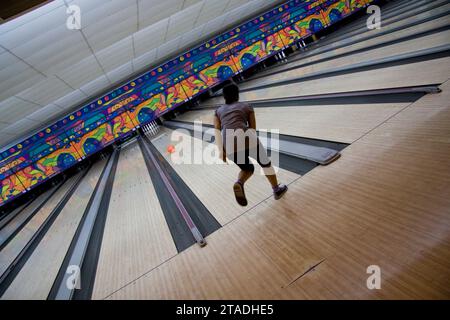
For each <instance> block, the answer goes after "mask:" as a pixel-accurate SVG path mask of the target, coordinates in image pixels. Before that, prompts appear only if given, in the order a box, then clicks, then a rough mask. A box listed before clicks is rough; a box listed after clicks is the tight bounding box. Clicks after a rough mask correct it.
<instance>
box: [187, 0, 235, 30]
mask: <svg viewBox="0 0 450 320" xmlns="http://www.w3.org/2000/svg"><path fill="white" fill-rule="evenodd" d="M226 6H227V1H223V0H208V1H206V2H205V4H204V6H203V7H202V11H201V12H200V15H199V17H198V19H197V21H196V23H195V26H196V27H197V26H199V25H202V24H205V23H206V22H208V21H209V20H212V19H215V18H217V17H218V16H221V15H222V14H223V12H224V10H225V8H226Z"/></svg>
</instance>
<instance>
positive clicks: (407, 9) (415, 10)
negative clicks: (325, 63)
mask: <svg viewBox="0 0 450 320" xmlns="http://www.w3.org/2000/svg"><path fill="white" fill-rule="evenodd" d="M447 4H448V0H434V1H429V0H423V1H417V2H416V3H413V4H412V3H410V1H407V2H406V3H405V5H404V6H403V7H402V8H400V7H398V8H395V9H394V8H393V9H391V10H386V7H385V6H383V7H382V8H381V13H382V28H386V27H387V26H389V25H391V24H393V23H399V22H401V21H403V23H404V25H408V24H409V23H411V21H413V19H414V18H415V17H416V16H417V15H420V14H424V13H425V12H429V11H432V10H436V9H439V8H441V11H434V12H443V11H442V10H444V9H442V8H443V7H445V5H447ZM416 21H417V20H416ZM389 30H392V29H389ZM372 31H373V30H369V29H368V28H367V17H366V16H363V17H361V18H360V19H358V20H356V21H355V22H354V23H353V24H352V23H350V24H348V25H347V26H344V27H343V28H340V29H338V30H336V32H334V33H333V34H332V36H327V37H326V38H325V39H321V41H320V42H317V45H315V44H313V45H312V46H311V47H312V48H314V47H322V46H323V45H326V44H329V43H330V42H335V41H340V40H342V39H346V38H349V37H352V36H354V35H357V34H362V33H367V34H370V33H372Z"/></svg>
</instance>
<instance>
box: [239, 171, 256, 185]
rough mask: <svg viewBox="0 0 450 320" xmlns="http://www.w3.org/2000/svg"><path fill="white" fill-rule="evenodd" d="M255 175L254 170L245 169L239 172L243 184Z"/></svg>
mask: <svg viewBox="0 0 450 320" xmlns="http://www.w3.org/2000/svg"><path fill="white" fill-rule="evenodd" d="M252 175H253V172H251V171H243V170H241V171H240V172H239V176H238V181H239V182H240V183H242V184H244V183H245V181H247V180H248V179H249V178H250V177H251V176H252Z"/></svg>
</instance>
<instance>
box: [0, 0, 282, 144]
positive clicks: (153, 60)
mask: <svg viewBox="0 0 450 320" xmlns="http://www.w3.org/2000/svg"><path fill="white" fill-rule="evenodd" d="M282 2H283V1H282V0H279V1H272V0H163V1H161V0H54V1H52V2H50V3H48V4H46V5H44V6H42V7H39V8H37V9H35V10H33V11H31V12H29V13H26V14H24V15H22V16H20V17H18V18H16V19H14V20H11V21H9V22H6V23H4V24H1V25H0V149H4V148H3V147H5V146H7V145H9V144H11V143H14V142H18V140H20V139H21V138H24V137H25V136H26V135H28V134H30V133H32V132H33V131H35V130H37V129H39V128H42V127H43V126H44V125H46V124H49V122H50V121H53V120H55V119H56V118H58V117H62V116H64V115H65V114H68V113H69V112H70V111H72V110H73V109H74V108H75V107H77V106H78V105H79V104H80V103H82V102H83V101H85V100H87V99H90V98H93V97H94V96H95V95H96V94H100V93H101V92H103V91H105V90H107V89H109V88H110V87H112V86H113V85H115V84H118V83H120V82H122V81H124V80H125V79H127V78H129V77H130V76H131V75H133V74H136V73H139V72H142V71H144V70H146V69H148V68H149V67H151V66H152V65H155V64H157V63H158V62H162V60H164V59H167V58H169V57H170V56H173V55H174V54H176V53H181V52H182V51H185V50H187V49H189V48H191V47H192V46H193V45H194V44H196V43H198V42H199V41H201V40H206V39H208V38H211V37H213V36H214V35H215V34H218V33H220V32H221V31H224V30H225V29H227V28H230V27H232V26H233V25H236V24H238V23H240V22H243V21H244V20H246V19H248V18H250V17H252V16H255V15H256V14H257V13H260V12H262V11H264V10H267V9H269V8H270V7H272V6H275V5H276V4H279V3H282ZM72 4H76V5H78V6H79V7H80V8H81V30H69V29H68V28H67V27H66V20H67V17H68V15H67V13H66V10H67V7H68V6H69V5H72Z"/></svg>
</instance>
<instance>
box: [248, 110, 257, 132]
mask: <svg viewBox="0 0 450 320" xmlns="http://www.w3.org/2000/svg"><path fill="white" fill-rule="evenodd" d="M248 127H249V128H250V129H253V130H256V117H255V113H254V112H253V111H252V112H250V114H249V115H248Z"/></svg>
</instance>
